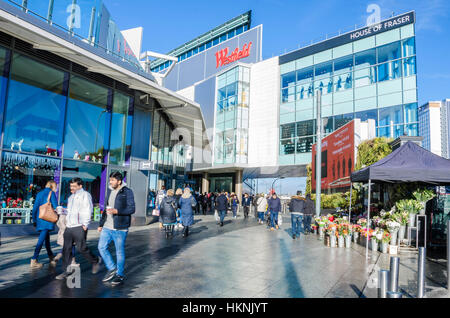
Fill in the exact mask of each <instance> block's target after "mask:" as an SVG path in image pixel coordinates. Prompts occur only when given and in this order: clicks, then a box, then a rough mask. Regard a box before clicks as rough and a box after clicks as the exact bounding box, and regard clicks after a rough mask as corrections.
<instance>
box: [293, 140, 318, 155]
mask: <svg viewBox="0 0 450 318" xmlns="http://www.w3.org/2000/svg"><path fill="white" fill-rule="evenodd" d="M314 140H315V137H306V138H298V139H297V153H307V152H312V145H313V144H314Z"/></svg>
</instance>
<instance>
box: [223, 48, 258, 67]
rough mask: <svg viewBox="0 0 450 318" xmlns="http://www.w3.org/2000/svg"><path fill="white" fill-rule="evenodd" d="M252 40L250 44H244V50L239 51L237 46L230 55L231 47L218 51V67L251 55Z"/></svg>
mask: <svg viewBox="0 0 450 318" xmlns="http://www.w3.org/2000/svg"><path fill="white" fill-rule="evenodd" d="M252 44H253V43H252V42H250V43H248V44H244V47H243V48H242V50H240V51H239V48H238V47H237V48H235V49H234V50H233V51H232V52H231V54H230V55H228V52H229V48H225V49H223V50H220V51H218V52H217V53H216V68H219V67H221V66H224V65H227V64H230V63H233V62H236V61H238V60H240V59H243V58H245V57H249V56H250V49H251V47H252Z"/></svg>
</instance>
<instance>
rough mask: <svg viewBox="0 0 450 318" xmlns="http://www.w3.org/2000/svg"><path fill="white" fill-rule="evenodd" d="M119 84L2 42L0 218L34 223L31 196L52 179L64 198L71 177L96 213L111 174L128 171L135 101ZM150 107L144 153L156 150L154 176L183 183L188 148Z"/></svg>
mask: <svg viewBox="0 0 450 318" xmlns="http://www.w3.org/2000/svg"><path fill="white" fill-rule="evenodd" d="M29 3H30V2H29ZM114 87H115V86H114V85H111V87H108V86H104V85H103V84H100V83H97V82H95V81H93V80H92V79H87V78H84V77H82V76H80V75H78V74H74V73H72V72H70V71H68V70H64V69H61V68H59V67H56V66H52V65H50V64H48V63H46V62H43V61H41V60H40V59H38V58H35V57H31V56H28V55H26V54H24V53H21V52H19V51H16V50H15V49H9V48H4V47H0V115H1V117H0V127H1V133H2V135H1V136H2V139H1V148H0V158H1V161H0V167H1V170H0V208H1V212H0V224H27V223H30V222H31V211H32V207H33V200H34V198H36V194H37V193H38V192H39V191H40V190H42V189H43V188H44V187H45V185H46V183H47V181H49V180H55V181H56V183H57V184H58V200H59V203H60V204H61V205H66V204H67V199H68V197H69V196H70V191H69V181H70V180H71V179H72V178H74V177H80V178H81V179H82V180H83V182H84V188H85V189H86V190H87V191H89V192H90V193H91V196H92V199H93V203H94V212H95V211H97V212H98V211H100V210H102V209H104V206H105V196H106V190H107V186H108V176H109V173H111V172H112V171H116V170H117V171H122V172H123V173H124V174H125V176H127V175H128V172H130V170H131V150H132V148H131V142H132V134H133V123H134V105H135V100H134V96H131V95H128V94H126V93H124V92H123V91H119V90H117V89H114ZM141 113H142V111H141ZM151 114H152V113H149V114H148V119H149V121H148V124H146V125H148V126H150V125H151V124H152V123H151V117H153V126H152V127H153V131H152V135H153V136H149V135H147V137H145V138H147V140H148V141H147V147H146V149H147V152H146V154H142V157H143V158H142V159H143V160H148V159H150V156H151V160H155V161H157V162H158V165H157V169H156V179H155V178H153V177H151V178H149V179H150V180H151V182H156V183H157V181H158V179H160V180H161V179H163V180H165V181H166V182H165V185H166V186H168V187H171V186H172V183H171V182H172V181H171V180H172V179H177V180H178V181H179V183H181V184H183V183H184V168H185V161H184V148H183V147H182V146H179V145H175V147H172V145H173V144H175V143H172V142H171V140H170V135H171V132H172V128H171V127H170V125H169V123H168V121H167V120H166V119H164V117H162V116H160V115H159V113H158V112H155V113H154V114H155V116H152V115H151ZM141 125H142V124H141ZM148 129H149V128H148ZM149 130H150V129H149ZM149 133H150V131H149ZM150 138H151V139H152V142H153V144H152V146H153V147H152V151H153V152H154V153H152V154H150V153H149V147H148V144H149V143H150ZM145 142H146V141H145V140H142V139H139V140H138V145H137V146H136V147H138V148H139V147H140V145H139V144H141V143H143V144H145ZM141 148H142V147H141ZM143 148H145V147H143ZM155 149H156V150H155ZM141 152H142V151H141ZM126 182H128V181H127V180H126ZM155 189H156V187H155ZM94 215H95V213H94Z"/></svg>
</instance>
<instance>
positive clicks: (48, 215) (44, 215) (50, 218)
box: [39, 191, 58, 223]
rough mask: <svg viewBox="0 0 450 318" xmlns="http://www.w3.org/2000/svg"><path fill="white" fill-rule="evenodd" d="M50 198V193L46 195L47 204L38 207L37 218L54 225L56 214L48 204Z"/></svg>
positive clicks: (56, 219) (49, 203) (56, 218)
mask: <svg viewBox="0 0 450 318" xmlns="http://www.w3.org/2000/svg"><path fill="white" fill-rule="evenodd" d="M51 196H52V191H50V193H49V194H48V198H47V203H45V204H43V205H41V206H40V207H39V218H40V219H41V220H44V221H47V222H51V223H56V221H58V214H56V212H55V210H54V209H53V207H52V204H51V202H50V197H51Z"/></svg>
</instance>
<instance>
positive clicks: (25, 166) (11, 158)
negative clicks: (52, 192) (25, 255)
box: [0, 151, 61, 224]
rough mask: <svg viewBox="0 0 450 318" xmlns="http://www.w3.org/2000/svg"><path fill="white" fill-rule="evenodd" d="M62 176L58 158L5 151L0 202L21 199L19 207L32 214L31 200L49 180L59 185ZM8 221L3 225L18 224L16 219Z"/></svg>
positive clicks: (1, 174) (0, 179)
mask: <svg viewBox="0 0 450 318" xmlns="http://www.w3.org/2000/svg"><path fill="white" fill-rule="evenodd" d="M60 176H61V161H60V160H59V159H57V158H50V157H45V156H42V157H40V156H29V155H24V154H18V153H12V152H7V151H4V152H3V154H2V169H1V171H0V200H2V201H6V200H7V199H8V198H11V199H12V200H17V199H21V200H22V204H20V203H19V205H18V207H20V208H25V209H28V210H27V213H31V203H30V199H31V198H34V199H35V198H36V195H37V193H38V192H39V191H41V190H42V189H44V188H45V185H46V183H47V181H49V180H55V181H56V182H57V183H58V185H59V181H60ZM24 212H25V211H24ZM23 214H24V216H25V213H23ZM7 220H8V218H5V219H3V224H5V223H7V224H9V223H10V222H11V224H14V223H16V222H15V220H16V218H14V219H13V218H11V219H9V220H10V221H7ZM25 221H26V219H25V218H23V219H21V224H23V223H25ZM16 224H17V223H16Z"/></svg>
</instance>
